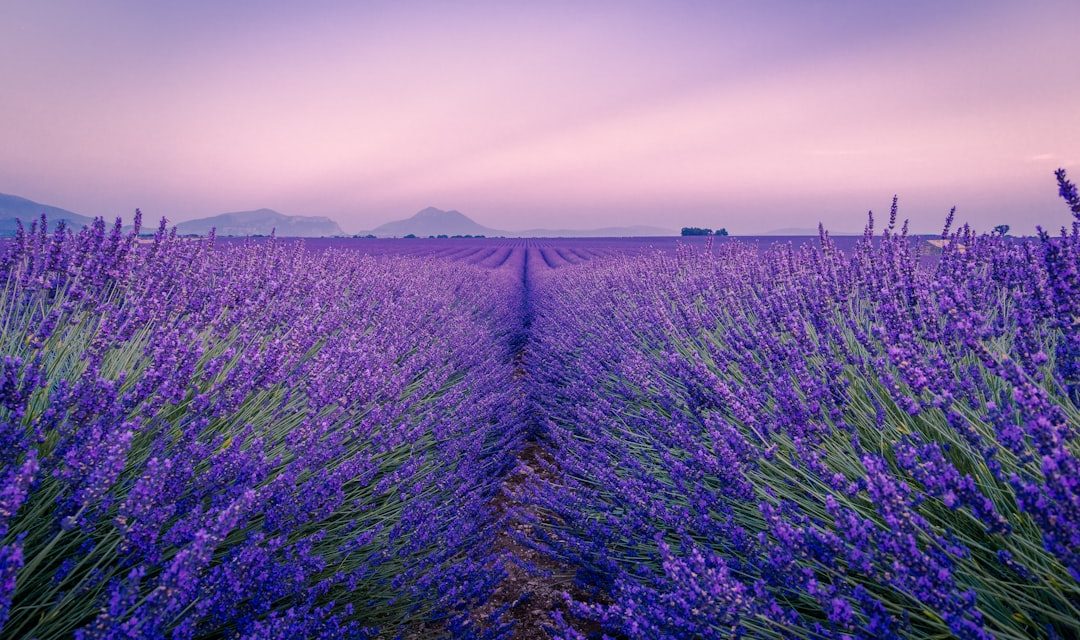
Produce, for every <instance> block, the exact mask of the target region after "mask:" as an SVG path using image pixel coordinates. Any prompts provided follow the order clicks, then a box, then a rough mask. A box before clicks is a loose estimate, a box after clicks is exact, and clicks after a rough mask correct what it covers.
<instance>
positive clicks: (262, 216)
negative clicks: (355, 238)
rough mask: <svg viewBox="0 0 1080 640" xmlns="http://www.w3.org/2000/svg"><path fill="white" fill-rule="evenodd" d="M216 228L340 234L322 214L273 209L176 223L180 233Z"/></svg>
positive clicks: (233, 232) (240, 232) (238, 232)
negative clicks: (313, 214) (289, 213)
mask: <svg viewBox="0 0 1080 640" xmlns="http://www.w3.org/2000/svg"><path fill="white" fill-rule="evenodd" d="M211 229H216V230H217V231H216V233H217V235H219V236H256V235H261V236H267V235H270V232H271V231H273V232H274V233H276V234H277V235H278V236H280V237H293V238H313V237H314V238H317V237H321V236H340V235H344V233H345V232H344V231H342V230H341V227H339V226H338V224H337V223H336V222H334V221H333V220H331V219H330V218H327V217H324V216H290V215H285V214H283V213H278V212H277V211H274V210H273V209H256V210H254V211H233V212H231V213H222V214H219V215H216V216H210V217H207V218H196V219H194V220H185V221H183V222H178V223H177V224H176V230H177V232H178V233H181V234H194V235H200V236H202V235H206V234H208V233H210V230H211Z"/></svg>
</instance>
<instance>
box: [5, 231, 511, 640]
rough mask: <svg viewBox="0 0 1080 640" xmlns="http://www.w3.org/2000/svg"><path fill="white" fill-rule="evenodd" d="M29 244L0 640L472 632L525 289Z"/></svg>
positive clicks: (127, 248) (249, 258)
mask: <svg viewBox="0 0 1080 640" xmlns="http://www.w3.org/2000/svg"><path fill="white" fill-rule="evenodd" d="M45 229H46V227H45V225H44V221H42V223H41V224H39V225H35V226H34V227H33V228H31V229H30V230H29V231H28V232H27V233H20V235H19V237H18V238H17V239H16V240H15V241H14V242H11V243H8V244H6V245H4V246H3V247H0V250H2V251H3V255H2V262H0V283H2V284H0V322H2V323H3V329H2V332H0V347H2V353H3V354H4V358H3V363H2V366H3V370H2V371H0V376H2V377H0V628H2V632H0V635H4V636H5V637H34V638H39V639H43V640H44V639H46V638H59V637H71V636H72V635H73V636H74V637H76V638H81V639H85V640H89V639H91V638H162V637H170V638H194V637H208V636H222V637H223V636H229V637H243V638H272V637H278V638H296V637H328V638H329V637H368V636H374V635H376V634H378V633H381V634H391V635H392V634H393V633H397V632H398V631H400V630H402V629H416V628H418V626H417V625H425V626H423V627H422V628H425V629H429V630H431V631H432V633H434V632H435V631H436V630H438V631H441V632H447V633H452V634H454V635H458V636H462V637H465V636H468V635H470V634H472V633H474V631H475V629H474V628H475V627H476V626H477V621H474V620H471V619H470V617H469V615H468V610H469V609H470V608H471V607H472V606H473V605H474V604H475V603H476V602H479V601H481V600H483V599H484V598H486V596H487V594H488V593H489V591H490V589H491V587H492V583H493V582H494V581H497V580H498V579H499V576H500V575H501V573H500V569H499V566H498V559H496V558H493V557H492V555H491V551H490V548H491V541H492V539H493V536H494V530H495V527H496V526H497V525H498V522H497V517H496V514H494V513H492V511H491V509H490V507H489V504H490V502H491V499H492V497H493V496H494V495H495V493H496V491H497V489H498V482H499V478H500V477H501V475H502V474H503V473H504V472H505V470H506V468H507V467H508V466H509V465H511V464H512V463H513V460H512V458H511V455H512V451H513V450H515V449H516V447H517V443H518V441H519V439H520V438H521V433H520V427H519V426H518V425H520V424H521V423H522V420H521V419H520V417H519V416H518V413H519V412H520V411H521V410H522V407H521V406H520V402H519V401H518V400H517V398H518V397H520V395H521V394H519V393H518V392H517V391H516V387H515V385H517V384H518V382H516V381H515V380H514V377H513V375H512V369H511V364H510V357H511V354H510V353H509V349H510V348H511V347H510V345H511V343H512V341H513V339H514V337H515V335H516V332H519V331H520V329H519V328H518V327H517V325H516V323H518V322H519V318H518V315H517V314H518V309H519V307H520V295H521V293H520V284H519V280H520V275H519V274H513V273H510V272H509V271H507V272H503V271H499V270H485V269H482V268H479V267H473V266H470V265H466V264H464V263H460V262H458V263H454V262H449V261H440V260H424V259H410V258H398V257H379V258H375V257H365V256H362V255H361V254H358V253H356V252H348V251H339V250H334V249H328V250H326V251H319V252H313V251H305V250H304V249H303V247H302V246H300V245H299V244H297V243H291V244H290V243H284V242H280V241H260V242H258V243H229V244H227V245H225V246H221V245H215V242H214V240H213V238H212V237H211V238H209V239H204V240H197V241H190V240H181V239H178V238H176V237H174V236H172V235H170V234H168V233H166V232H165V230H164V228H162V229H160V230H159V232H158V234H157V235H156V236H155V237H154V238H153V239H152V240H140V239H138V238H137V236H136V235H135V234H134V233H123V232H122V231H121V229H120V227H119V224H118V225H117V226H116V227H114V228H112V229H111V230H110V229H107V228H106V226H105V225H104V224H103V223H101V222H100V221H99V222H98V223H96V224H95V225H94V226H92V227H88V228H85V229H83V230H82V231H81V232H79V233H77V234H73V233H71V232H70V231H67V230H64V229H63V228H62V227H60V228H59V229H57V230H56V231H55V232H54V233H46V231H45Z"/></svg>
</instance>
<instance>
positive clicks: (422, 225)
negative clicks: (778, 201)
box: [0, 194, 676, 238]
mask: <svg viewBox="0 0 1080 640" xmlns="http://www.w3.org/2000/svg"><path fill="white" fill-rule="evenodd" d="M42 213H45V216H46V218H47V219H48V221H49V223H50V225H51V224H53V223H55V222H57V221H59V220H63V221H64V222H65V223H66V224H67V225H68V226H69V227H72V228H73V229H79V228H80V227H82V226H84V225H87V224H90V223H91V222H92V221H93V218H92V217H90V216H86V215H82V214H78V213H75V212H72V211H68V210H67V209H61V208H60V207H54V206H51V205H47V204H41V203H39V202H34V201H33V200H28V199H26V198H22V197H19V196H14V195H8V194H0V236H10V235H14V234H15V229H16V224H15V223H16V220H22V222H23V225H24V226H27V227H28V226H29V225H30V223H31V222H32V221H34V220H36V219H37V218H38V217H40V216H41V214H42ZM145 222H147V229H146V230H152V228H153V227H156V225H155V224H152V223H153V221H152V220H146V221H145ZM211 229H215V230H216V233H217V235H219V236H254V235H264V236H265V235H269V234H270V233H271V232H272V231H273V232H274V233H276V234H277V235H278V236H279V237H294V238H295V237H301V238H312V237H327V236H344V235H347V234H346V233H345V232H344V231H342V229H341V227H340V226H338V224H337V222H335V221H334V220H332V219H330V218H327V217H324V216H293V215H285V214H283V213H279V212H277V211H274V210H273V209H255V210H253V211H233V212H230V213H222V214H218V215H215V216H209V217H205V218H196V219H193V220H185V221H182V222H178V223H176V230H177V232H178V233H180V234H182V235H206V234H208V233H210V230H211ZM675 233H676V232H675V231H672V230H670V229H663V228H660V227H650V226H643V225H637V226H626V227H603V228H599V229H525V230H522V231H507V230H501V229H494V228H492V227H486V226H484V225H482V224H479V223H477V222H476V221H474V220H473V219H472V218H470V217H468V216H467V215H465V214H463V213H461V212H460V211H455V210H450V211H444V210H442V209H437V208H435V207H427V208H426V209H423V210H421V211H419V212H417V213H416V214H414V215H412V216H411V217H409V218H405V219H402V220H394V221H392V222H387V223H386V224H382V225H379V226H378V227H375V228H374V229H372V230H371V231H370V232H361V233H360V234H358V235H367V234H371V235H375V236H380V237H402V236H406V235H409V234H412V235H415V236H420V237H427V236H435V235H448V236H463V235H472V236H489V237H491V236H503V237H508V238H525V237H549V238H556V237H619V236H670V235H675Z"/></svg>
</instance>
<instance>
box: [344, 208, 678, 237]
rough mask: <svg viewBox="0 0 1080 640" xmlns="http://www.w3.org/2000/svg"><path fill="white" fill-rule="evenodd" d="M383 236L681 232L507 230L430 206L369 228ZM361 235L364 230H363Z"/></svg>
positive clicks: (659, 231)
mask: <svg viewBox="0 0 1080 640" xmlns="http://www.w3.org/2000/svg"><path fill="white" fill-rule="evenodd" d="M368 233H371V234H372V235H376V236H380V237H395V236H398V237H400V236H405V235H408V234H410V233H411V234H413V235H415V236H419V237H425V238H426V237H427V236H438V235H448V236H455V235H474V236H475V235H483V236H504V237H507V238H533V237H547V238H585V237H593V238H596V237H620V236H636V237H642V236H673V235H678V234H677V233H676V232H675V231H673V230H671V229H664V228H661V227H651V226H647V225H633V226H626V227H601V228H597V229H543V228H539V229H525V230H522V231H506V230H502V229H493V228H492V227H486V226H484V225H482V224H480V223H478V222H476V221H475V220H473V219H472V218H470V217H469V216H467V215H465V214H463V213H461V212H460V211H457V210H453V209H451V210H450V211H444V210H442V209H438V208H435V207H427V208H425V209H422V210H420V211H418V212H417V213H415V214H414V215H412V216H411V217H409V218H405V219H403V220H394V221H391V222H387V223H385V224H381V225H379V226H377V227H375V228H374V229H372V230H371V231H370V232H368ZM361 235H362V234H361Z"/></svg>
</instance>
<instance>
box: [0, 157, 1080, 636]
mask: <svg viewBox="0 0 1080 640" xmlns="http://www.w3.org/2000/svg"><path fill="white" fill-rule="evenodd" d="M1059 181H1060V184H1059V186H1060V192H1061V195H1062V197H1063V198H1064V200H1065V202H1066V206H1068V207H1069V208H1071V211H1072V213H1073V215H1074V217H1075V222H1073V224H1072V226H1071V228H1070V229H1063V230H1061V232H1060V234H1053V235H1050V234H1044V235H1043V236H1042V237H1038V238H1028V239H1020V240H1017V239H1012V238H1005V237H1002V236H1000V235H987V234H984V235H976V234H974V233H973V232H971V231H970V230H969V229H968V228H966V227H960V228H958V229H955V230H954V229H950V228H949V226H950V225H951V223H952V220H951V219H950V220H949V222H948V223H947V226H946V230H945V232H944V233H943V234H942V236H941V239H944V240H947V242H945V243H940V242H939V243H937V244H938V245H944V246H943V247H941V248H939V247H937V246H934V245H931V244H930V243H929V242H928V241H927V239H926V238H924V237H914V236H908V235H907V233H906V225H902V223H901V222H900V221H898V220H897V212H896V210H895V209H894V210H893V212H892V214H891V215H890V216H889V218H888V220H886V221H881V220H878V221H873V220H871V223H870V225H869V226H868V227H867V230H866V233H865V235H864V236H862V237H855V238H830V237H829V236H828V234H827V233H824V232H823V233H822V235H821V236H820V237H819V238H802V239H798V240H797V241H786V240H780V241H777V242H774V241H773V239H769V240H767V239H757V240H753V239H750V240H748V239H738V238H731V239H719V238H718V239H715V240H713V241H703V240H693V241H685V240H676V239H674V238H672V239H637V240H618V239H587V240H586V239H557V240H556V239H552V240H545V239H529V240H510V239H460V240H458V239H445V240H441V239H430V240H429V239H411V240H364V239H349V240H330V239H328V240H304V241H300V240H290V239H276V238H269V239H252V240H236V239H229V240H224V239H221V240H215V239H214V238H213V237H210V238H203V239H196V240H192V239H182V238H179V237H177V236H176V235H175V233H170V231H169V230H168V229H166V228H165V226H164V225H163V226H162V227H161V229H160V230H159V231H158V233H157V234H156V235H154V236H153V237H152V238H149V237H139V236H138V235H137V233H136V232H134V231H132V232H128V231H125V230H124V229H123V228H121V227H120V226H119V225H117V226H115V227H108V226H107V225H106V224H105V223H104V222H102V221H100V220H98V221H97V222H96V223H95V224H94V225H92V226H90V227H87V228H84V229H82V230H79V231H73V230H71V229H66V228H64V227H63V226H62V225H54V226H52V227H50V228H48V229H47V228H46V226H45V225H44V224H42V223H40V222H36V223H34V224H33V225H32V226H30V227H28V228H26V229H25V230H23V231H21V232H20V233H19V235H18V236H17V237H16V239H15V240H14V241H10V242H6V243H4V244H3V245H2V247H0V248H2V252H3V255H2V262H0V273H2V276H0V277H2V278H3V289H2V292H0V312H2V322H3V330H2V333H0V344H2V347H3V372H2V376H3V378H2V380H0V407H2V408H0V625H2V627H0V628H2V634H0V635H2V636H3V637H5V638H37V639H40V640H46V639H53V638H68V637H75V638H79V639H84V640H90V639H93V638H375V637H386V638H390V637H406V638H416V637H460V638H467V637H475V638H481V637H483V638H499V637H545V636H550V637H555V638H564V639H572V638H593V637H595V638H601V637H605V638H728V637H753V638H931V637H934V638H944V637H958V638H1006V639H1021V638H1074V637H1078V635H1080V461H1078V456H1080V440H1078V429H1080V325H1078V323H1080V198H1078V196H1077V193H1076V189H1075V188H1074V187H1073V186H1072V185H1071V184H1070V183H1069V182H1068V181H1067V180H1066V178H1065V176H1064V173H1062V174H1060V176H1059ZM875 224H877V225H878V226H879V227H881V228H880V229H879V228H875V227H874V225H875Z"/></svg>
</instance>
